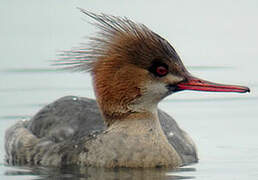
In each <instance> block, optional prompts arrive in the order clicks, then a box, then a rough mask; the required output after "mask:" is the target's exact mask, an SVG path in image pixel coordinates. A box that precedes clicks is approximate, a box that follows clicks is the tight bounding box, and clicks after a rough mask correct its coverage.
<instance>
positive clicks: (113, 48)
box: [61, 9, 250, 124]
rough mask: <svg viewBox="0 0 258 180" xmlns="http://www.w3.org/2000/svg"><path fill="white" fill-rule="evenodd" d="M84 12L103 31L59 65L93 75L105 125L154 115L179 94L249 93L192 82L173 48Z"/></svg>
mask: <svg viewBox="0 0 258 180" xmlns="http://www.w3.org/2000/svg"><path fill="white" fill-rule="evenodd" d="M80 10H81V11H82V12H83V13H84V14H86V15H88V16H90V17H91V18H93V19H94V20H96V23H95V25H96V26H97V27H98V28H99V30H100V31H99V33H98V36H96V37H92V38H90V41H89V42H90V43H89V45H88V46H87V47H82V48H79V49H74V50H72V51H69V52H66V53H65V54H64V55H65V58H63V59H62V60H61V61H62V64H65V65H68V67H69V68H73V69H74V70H82V71H89V72H91V74H92V77H93V83H94V88H95V93H96V98H97V102H98V104H99V107H100V109H101V111H102V114H103V116H104V118H105V120H106V122H107V124H111V123H112V122H113V121H114V120H117V119H123V118H126V116H127V115H128V114H131V113H135V112H147V111H149V112H152V111H155V110H156V109H157V104H158V103H159V102H160V101H161V100H162V99H163V98H164V97H166V96H168V95H170V94H172V93H175V92H177V91H181V90H196V91H216V92H240V93H244V92H249V91H250V90H249V88H247V87H243V86H233V85H223V84H216V83H211V82H208V81H204V80H201V79H199V78H195V77H193V76H192V75H191V74H190V73H189V72H188V71H187V70H186V68H185V67H184V65H183V63H182V61H181V59H180V57H179V56H178V54H177V53H176V51H175V49H174V48H173V47H172V46H171V45H170V44H169V43H168V42H167V41H166V40H165V39H163V38H162V37H160V36H159V35H158V34H156V33H154V32H153V31H151V30H150V29H148V28H147V27H146V26H145V25H143V24H137V23H134V22H132V21H131V20H129V19H127V18H121V17H115V16H109V15H105V14H101V15H97V14H94V13H92V12H89V11H86V10H83V9H80ZM64 61H65V62H64Z"/></svg>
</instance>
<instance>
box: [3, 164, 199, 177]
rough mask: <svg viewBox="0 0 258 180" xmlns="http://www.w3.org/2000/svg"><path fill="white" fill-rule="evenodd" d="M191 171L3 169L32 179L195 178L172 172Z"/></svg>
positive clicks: (68, 168) (179, 169)
mask: <svg viewBox="0 0 258 180" xmlns="http://www.w3.org/2000/svg"><path fill="white" fill-rule="evenodd" d="M185 171H189V172H193V171H195V168H178V169H176V170H171V169H162V168H155V169H154V168H149V169H132V168H116V169H106V168H94V167H74V166H73V167H71V166H69V167H65V168H44V167H30V168H28V167H23V168H21V167H19V168H11V169H8V170H6V171H5V173H4V174H5V175H6V176H35V178H33V179H40V180H43V179H60V180H64V179H74V180H77V179H78V180H79V179H80V180H83V179H107V180H109V179H110V180H114V179H128V180H129V179H136V180H138V179H139V180H157V179H158V180H170V179H173V180H178V179H195V177H193V176H180V175H174V174H173V173H178V172H185ZM168 172H169V173H168Z"/></svg>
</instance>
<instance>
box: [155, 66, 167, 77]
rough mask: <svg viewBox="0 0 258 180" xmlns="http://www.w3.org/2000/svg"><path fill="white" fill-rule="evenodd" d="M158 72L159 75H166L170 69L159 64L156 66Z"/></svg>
mask: <svg viewBox="0 0 258 180" xmlns="http://www.w3.org/2000/svg"><path fill="white" fill-rule="evenodd" d="M156 73H157V74H158V75H159V76H165V75H166V74H167V73H168V69H167V68H166V67H164V66H158V67H157V68H156Z"/></svg>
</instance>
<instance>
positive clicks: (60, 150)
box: [5, 96, 198, 166]
mask: <svg viewBox="0 0 258 180" xmlns="http://www.w3.org/2000/svg"><path fill="white" fill-rule="evenodd" d="M158 116H159V121H160V124H161V127H162V130H163V131H164V134H165V136H166V138H167V140H168V142H169V143H170V145H171V146H172V147H173V149H174V150H175V151H176V152H177V154H178V156H179V157H180V159H181V162H180V166H181V165H187V164H191V163H196V162H197V161H198V157H197V152H196V148H195V145H194V143H193V141H192V140H191V138H190V137H189V136H188V135H187V134H186V132H184V131H183V130H181V129H180V128H179V127H178V125H177V123H176V122H175V120H174V119H173V118H171V117H170V116H169V115H168V114H166V113H165V112H164V111H162V110H158ZM106 128H107V127H106V126H105V124H104V121H103V119H102V116H101V114H100V111H99V108H98V106H97V103H96V101H95V100H92V99H88V98H83V97H76V96H66V97H62V98H60V99H58V100H56V101H55V102H53V103H51V104H49V105H47V106H45V107H44V108H42V109H41V110H40V111H39V112H38V113H37V114H36V115H35V116H34V117H32V119H31V120H29V121H20V122H18V123H16V124H15V125H14V126H12V127H11V128H9V129H8V130H7V132H6V136H5V149H6V160H7V162H8V163H9V164H12V165H17V164H18V165H25V164H29V165H35V164H38V165H50V166H51V165H53V166H62V165H69V164H78V163H77V162H76V161H78V157H77V156H78V154H80V153H81V152H84V151H85V152H86V154H87V153H88V149H87V148H86V147H87V143H88V142H94V141H96V142H97V137H99V136H101V135H102V134H103V133H105V130H106ZM121 138H123V137H121ZM107 144H108V142H107ZM125 145H126V146H127V145H129V146H130V144H125ZM86 156H87V155H86ZM81 164H83V163H81Z"/></svg>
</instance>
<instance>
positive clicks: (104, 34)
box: [5, 9, 250, 168]
mask: <svg viewBox="0 0 258 180" xmlns="http://www.w3.org/2000/svg"><path fill="white" fill-rule="evenodd" d="M80 11H81V12H82V13H84V14H85V15H87V16H88V17H89V18H91V19H93V20H94V22H95V23H94V25H95V26H96V28H97V29H98V33H97V35H96V36H94V37H90V38H89V43H88V45H83V47H79V48H74V49H72V50H70V51H64V53H63V54H62V55H61V56H62V57H61V58H60V59H59V60H57V62H56V64H58V65H61V66H62V68H65V69H70V70H73V71H83V72H89V73H90V74H91V76H92V80H93V87H94V92H95V96H96V100H93V99H89V98H85V97H77V96H66V97H62V98H60V99H58V100H56V101H54V102H53V103H50V104H48V105H46V106H45V107H43V108H42V109H41V110H40V111H39V112H38V113H37V114H36V115H34V116H33V117H32V118H31V119H29V120H20V121H18V122H17V123H15V124H14V125H13V126H11V127H9V128H8V129H7V131H6V133H5V151H6V156H5V160H6V163H7V164H10V165H28V166H33V165H39V166H48V167H64V166H69V165H76V166H84V167H88V166H93V167H105V168H117V167H127V168H155V167H170V168H177V167H180V166H184V165H189V164H191V163H197V162H198V153H197V148H196V145H195V144H194V142H193V140H192V138H191V137H190V136H189V135H188V133H187V132H185V131H184V130H182V129H181V128H180V127H179V126H178V124H177V122H176V121H175V120H174V119H173V118H172V117H171V116H170V115H168V114H167V113H165V112H164V111H162V110H161V109H159V108H158V104H159V102H160V101H162V100H163V99H164V98H165V97H167V96H169V95H172V94H175V93H176V92H180V91H183V90H192V91H209V92H236V93H246V92H250V89H249V88H248V87H245V86H239V85H225V84H218V83H213V82H210V81H206V80H203V79H200V78H197V77H195V76H193V75H191V73H190V72H189V71H188V70H187V69H186V68H185V66H184V64H183V63H182V61H181V59H180V57H179V55H178V54H177V52H176V50H175V49H174V48H173V46H172V45H170V43H169V42H168V41H167V40H165V39H164V38H162V37H161V36H159V35H158V34H157V33H155V32H154V31H152V30H150V29H149V28H148V27H147V26H145V25H143V24H140V23H135V22H133V21H132V20H130V19H128V18H126V17H117V16H112V15H107V14H95V13H93V12H90V11H87V10H84V9H80Z"/></svg>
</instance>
